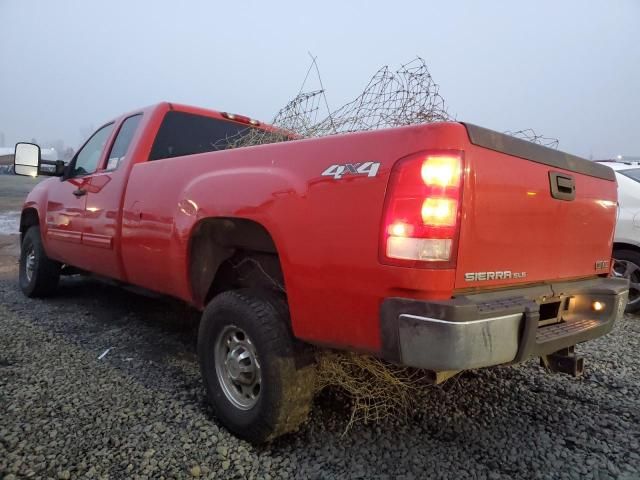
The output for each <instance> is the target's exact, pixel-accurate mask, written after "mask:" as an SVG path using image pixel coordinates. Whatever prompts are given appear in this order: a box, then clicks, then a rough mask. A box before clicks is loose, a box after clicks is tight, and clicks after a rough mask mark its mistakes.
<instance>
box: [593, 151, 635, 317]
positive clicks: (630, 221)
mask: <svg viewBox="0 0 640 480" xmlns="http://www.w3.org/2000/svg"><path fill="white" fill-rule="evenodd" d="M597 161H598V162H599V163H605V164H606V165H607V166H608V167H611V168H613V169H614V170H615V172H616V179H617V180H618V221H617V223H616V233H615V236H614V239H613V258H614V262H613V275H614V276H617V277H625V278H628V279H629V282H630V285H629V303H628V304H627V309H626V311H627V312H637V311H639V310H640V157H618V158H617V159H615V160H597Z"/></svg>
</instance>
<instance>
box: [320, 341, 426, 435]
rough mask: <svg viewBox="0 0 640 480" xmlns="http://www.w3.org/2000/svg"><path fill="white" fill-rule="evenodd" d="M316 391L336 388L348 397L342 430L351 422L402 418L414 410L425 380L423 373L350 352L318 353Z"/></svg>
mask: <svg viewBox="0 0 640 480" xmlns="http://www.w3.org/2000/svg"><path fill="white" fill-rule="evenodd" d="M317 362H318V370H317V375H316V392H317V393H319V392H320V391H322V390H324V389H326V388H339V389H341V390H342V391H343V392H345V393H346V394H347V396H348V397H349V398H350V399H351V401H352V406H351V417H350V419H349V423H348V424H347V428H346V430H349V428H351V426H353V425H354V424H355V423H364V424H368V423H378V422H381V421H382V420H386V419H393V420H406V419H407V418H409V416H411V414H412V413H413V412H414V411H415V409H416V407H417V405H418V402H419V400H420V390H421V389H423V388H424V387H425V385H427V384H428V382H427V381H426V376H425V373H424V372H423V371H421V370H418V369H415V368H407V367H400V366H397V365H393V364H391V363H387V362H385V361H383V360H380V359H378V358H375V357H372V356H369V355H362V354H358V353H353V352H335V351H324V352H321V353H319V354H318V359H317Z"/></svg>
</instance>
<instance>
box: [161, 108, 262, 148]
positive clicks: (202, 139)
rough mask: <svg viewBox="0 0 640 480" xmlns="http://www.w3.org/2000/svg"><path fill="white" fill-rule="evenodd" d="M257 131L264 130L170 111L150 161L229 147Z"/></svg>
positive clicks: (163, 123)
mask: <svg viewBox="0 0 640 480" xmlns="http://www.w3.org/2000/svg"><path fill="white" fill-rule="evenodd" d="M255 130H260V131H264V130H262V129H259V128H256V127H252V126H249V125H245V124H242V123H237V122H233V121H230V120H222V119H219V118H213V117H206V116H203V115H196V114H193V113H186V112H179V111H170V112H167V114H166V115H165V117H164V120H163V121H162V124H161V125H160V128H159V130H158V134H157V135H156V138H155V141H154V142H153V147H152V148H151V153H150V155H149V160H161V159H164V158H173V157H183V156H186V155H194V154H197V153H205V152H215V151H219V150H227V149H228V148H232V147H234V146H237V145H238V144H239V143H241V142H242V139H243V138H244V137H245V136H247V135H250V134H251V133H252V131H255ZM265 143H266V142H265Z"/></svg>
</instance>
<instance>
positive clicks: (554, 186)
mask: <svg viewBox="0 0 640 480" xmlns="http://www.w3.org/2000/svg"><path fill="white" fill-rule="evenodd" d="M549 184H550V186H551V196H552V197H553V198H557V199H558V200H565V201H567V202H570V201H572V200H574V199H575V198H576V181H575V179H574V178H573V176H572V175H569V174H566V173H560V172H549Z"/></svg>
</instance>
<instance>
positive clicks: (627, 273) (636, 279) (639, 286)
mask: <svg viewBox="0 0 640 480" xmlns="http://www.w3.org/2000/svg"><path fill="white" fill-rule="evenodd" d="M611 275H612V276H614V277H618V278H626V279H628V280H629V303H627V305H628V306H635V305H636V304H637V303H638V302H640V267H639V266H638V265H636V264H635V263H633V262H630V261H628V260H616V259H614V260H613V269H612V270H611Z"/></svg>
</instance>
